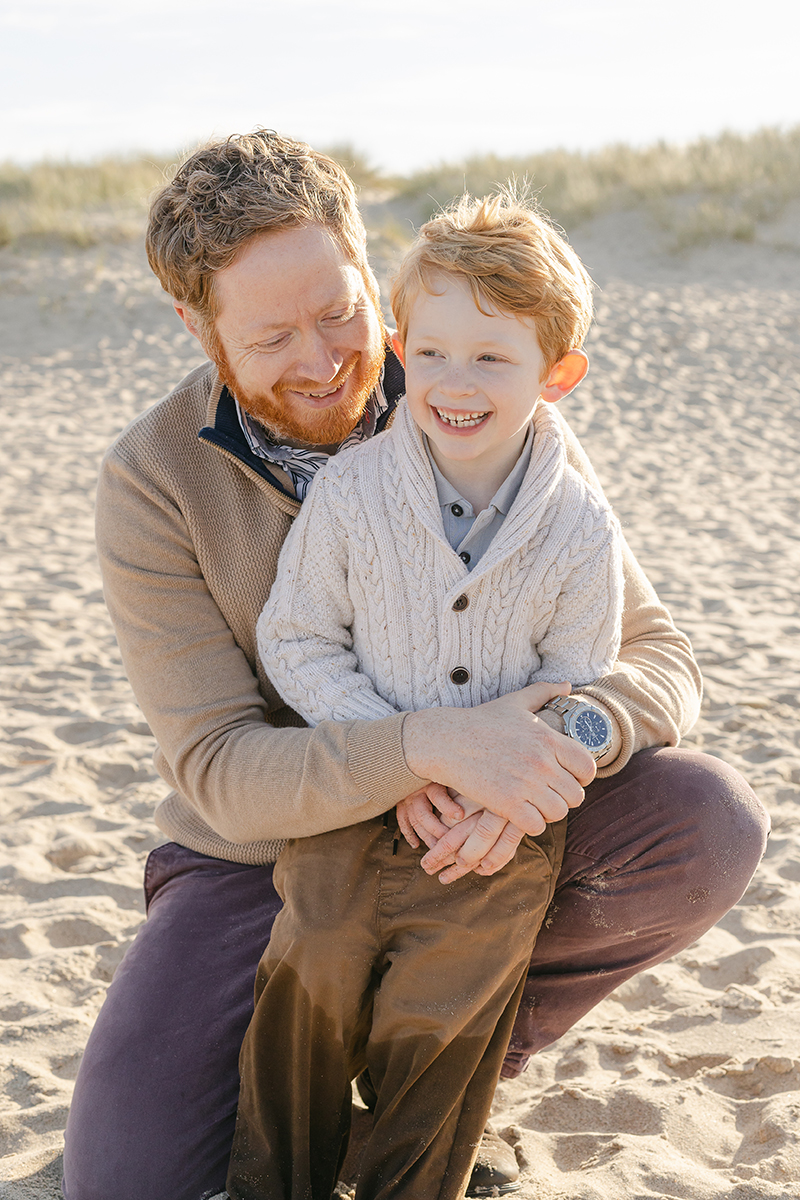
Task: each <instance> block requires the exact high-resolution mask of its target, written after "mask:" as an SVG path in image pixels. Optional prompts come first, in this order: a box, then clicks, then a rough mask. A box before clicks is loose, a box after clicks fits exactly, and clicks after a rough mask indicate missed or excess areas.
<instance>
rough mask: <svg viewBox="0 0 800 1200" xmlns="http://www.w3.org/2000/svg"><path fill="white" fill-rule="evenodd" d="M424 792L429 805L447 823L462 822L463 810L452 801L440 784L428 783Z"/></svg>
mask: <svg viewBox="0 0 800 1200" xmlns="http://www.w3.org/2000/svg"><path fill="white" fill-rule="evenodd" d="M425 792H426V794H427V797H428V799H429V800H430V802H431V804H433V805H434V806H435V807H436V808H438V810H439V812H440V813H441V814H442V816H443V817H445V818H446V819H447V820H448V821H461V820H463V818H464V809H463V808H462V807H461V805H460V804H459V803H458V802H457V801H456V800H454V799H453V797H452V796H451V795H450V793H449V792H448V790H447V788H446V787H443V786H442V784H441V783H429V784H428V786H427V788H426V789H425Z"/></svg>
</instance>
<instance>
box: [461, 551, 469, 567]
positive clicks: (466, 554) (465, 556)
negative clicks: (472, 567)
mask: <svg viewBox="0 0 800 1200" xmlns="http://www.w3.org/2000/svg"><path fill="white" fill-rule="evenodd" d="M458 557H459V558H460V559H461V561H462V562H463V563H466V564H468V563H469V560H470V557H471V555H470V552H469V550H462V551H461V553H460V554H459V556H458Z"/></svg>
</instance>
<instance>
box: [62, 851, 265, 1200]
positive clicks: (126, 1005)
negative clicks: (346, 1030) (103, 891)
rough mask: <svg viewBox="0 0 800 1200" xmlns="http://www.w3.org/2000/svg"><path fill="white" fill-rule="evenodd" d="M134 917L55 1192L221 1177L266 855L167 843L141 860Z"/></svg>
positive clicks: (196, 1186) (120, 1199) (218, 1185)
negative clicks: (236, 856)
mask: <svg viewBox="0 0 800 1200" xmlns="http://www.w3.org/2000/svg"><path fill="white" fill-rule="evenodd" d="M145 890H146V894H147V897H148V900H149V909H148V918H147V921H146V922H145V923H144V925H143V926H142V927H141V929H140V931H139V933H138V934H137V937H136V939H135V941H134V943H133V945H132V946H131V948H130V949H129V951H128V953H127V954H126V956H125V958H124V959H123V961H122V964H121V965H120V967H119V968H118V970H117V973H116V975H115V977H114V981H113V983H112V984H111V986H110V988H109V989H108V996H107V998H106V1001H105V1004H104V1005H103V1008H102V1009H101V1012H100V1015H99V1017H98V1019H97V1023H96V1024H95V1027H94V1030H93V1031H92V1034H91V1037H90V1038H89V1043H88V1045H87V1047H86V1051H85V1054H84V1056H83V1061H82V1063H81V1068H80V1071H79V1073H78V1079H77V1082H76V1085H75V1094H74V1097H73V1101H72V1107H71V1109H70V1114H69V1120H68V1122H67V1131H66V1146H65V1151H64V1185H63V1186H64V1195H65V1197H66V1200H109V1198H110V1197H113V1198H114V1200H141V1198H142V1197H148V1200H201V1198H202V1197H204V1196H208V1195H211V1194H213V1193H214V1192H219V1191H221V1190H222V1188H223V1187H224V1185H225V1175H226V1172H227V1167H228V1156H229V1153H230V1144H231V1138H232V1137H233V1128H234V1122H235V1118H236V1101H237V1096H238V1091H239V1072H238V1055H239V1047H240V1045H241V1040H242V1038H243V1037H244V1032H245V1030H246V1028H247V1024H248V1022H249V1020H250V1016H251V1013H252V1009H253V979H254V977H255V971H256V966H257V965H258V960H259V958H260V956H261V954H262V953H263V950H264V946H265V945H266V944H267V942H268V940H269V935H270V931H271V928H272V922H273V920H274V919H275V916H276V914H277V912H278V911H279V910H280V907H281V901H280V899H279V897H278V895H277V893H276V892H275V890H274V888H273V887H272V867H271V866H266V867H247V866H241V865H239V864H236V863H229V862H224V861H222V860H220V859H215V858H209V857H207V856H206V855H203V854H196V853H195V852H194V851H191V850H187V849H185V848H184V847H182V846H177V845H175V844H174V843H168V844H167V845H166V846H161V847H159V848H158V849H157V850H155V851H153V853H152V854H151V856H150V858H149V859H148V863H147V868H146V875H145Z"/></svg>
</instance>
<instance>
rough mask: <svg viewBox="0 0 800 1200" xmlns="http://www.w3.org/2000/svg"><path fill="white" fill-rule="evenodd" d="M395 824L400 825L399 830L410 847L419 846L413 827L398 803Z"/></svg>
mask: <svg viewBox="0 0 800 1200" xmlns="http://www.w3.org/2000/svg"><path fill="white" fill-rule="evenodd" d="M397 824H398V825H399V826H400V832H401V833H402V835H403V837H404V838H405V839H406V841H407V842H408V844H409V846H410V847H411V849H412V850H416V849H417V847H418V846H419V838H418V837H417V835H416V833H415V832H414V827H413V825H412V824H411V822H410V821H409V819H408V817H407V815H406V811H405V809H404V808H403V806H402V804H398V806H397Z"/></svg>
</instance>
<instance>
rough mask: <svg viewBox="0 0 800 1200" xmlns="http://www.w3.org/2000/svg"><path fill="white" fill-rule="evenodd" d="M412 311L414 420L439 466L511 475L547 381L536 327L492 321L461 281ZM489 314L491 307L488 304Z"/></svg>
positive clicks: (504, 318) (408, 355)
mask: <svg viewBox="0 0 800 1200" xmlns="http://www.w3.org/2000/svg"><path fill="white" fill-rule="evenodd" d="M431 286H432V287H434V288H435V289H436V292H437V294H436V295H430V294H429V293H428V292H425V291H421V292H420V293H419V295H418V296H417V297H416V299H415V300H414V302H413V304H412V306H411V312H410V318H409V323H408V334H407V337H406V344H405V352H404V359H405V368H406V394H407V399H408V406H409V409H410V411H411V415H412V417H413V418H414V420H415V421H416V423H417V424H418V425H419V427H420V428H421V429H422V430H423V432H424V433H426V434H427V436H428V440H429V442H430V444H431V448H432V451H433V456H434V458H435V459H436V461H437V462H439V463H441V461H442V460H444V461H459V462H464V463H466V462H470V463H472V465H473V467H474V468H480V467H481V466H485V467H486V469H487V471H491V470H495V469H496V468H497V467H498V466H500V465H504V464H505V463H506V462H507V463H508V469H509V470H510V469H511V466H513V464H514V462H515V461H516V459H517V458H518V457H519V454H520V451H521V450H522V446H523V443H524V441H525V434H526V430H527V427H528V422H529V421H530V419H531V416H532V415H533V410H534V408H535V407H536V401H537V399H538V398H539V395H540V393H541V390H542V384H543V383H544V380H545V378H546V376H547V370H546V368H545V364H544V359H543V357H542V352H541V350H540V348H539V342H538V340H537V337H536V330H535V328H534V326H533V323H532V322H531V323H530V324H529V323H527V322H526V321H523V320H520V319H519V318H517V317H514V316H511V315H510V314H508V313H502V312H497V313H496V314H495V315H493V316H486V315H485V314H484V313H482V312H481V311H480V309H479V308H478V307H477V305H476V304H475V301H474V300H473V298H472V294H471V292H470V291H469V288H468V287H467V285H466V284H463V283H461V281H460V280H458V279H457V278H455V277H454V276H448V275H437V276H435V277H434V278H433V280H432V281H431ZM486 307H487V308H488V307H489V305H488V304H487V305H486Z"/></svg>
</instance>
